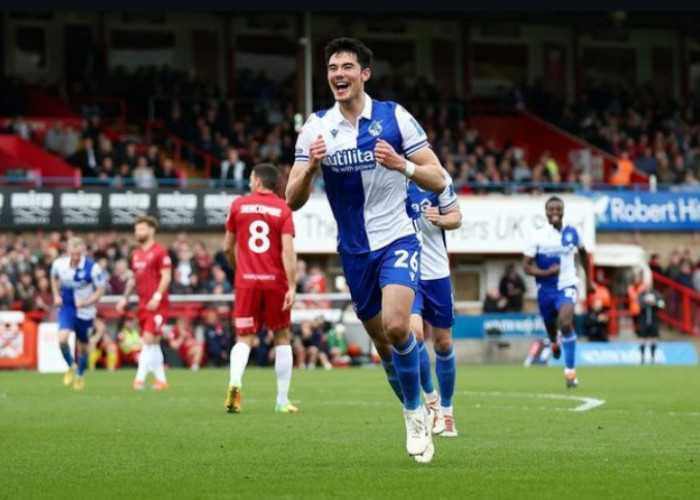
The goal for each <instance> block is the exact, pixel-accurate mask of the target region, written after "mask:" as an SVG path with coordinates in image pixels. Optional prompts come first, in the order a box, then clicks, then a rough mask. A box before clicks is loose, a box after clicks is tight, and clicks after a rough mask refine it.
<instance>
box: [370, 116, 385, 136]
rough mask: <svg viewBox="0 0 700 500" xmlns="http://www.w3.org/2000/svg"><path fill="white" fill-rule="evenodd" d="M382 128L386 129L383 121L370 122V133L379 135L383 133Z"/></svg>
mask: <svg viewBox="0 0 700 500" xmlns="http://www.w3.org/2000/svg"><path fill="white" fill-rule="evenodd" d="M382 130H384V129H383V128H382V122H381V121H377V120H374V121H373V122H372V123H370V125H369V130H368V131H369V135H371V136H372V137H379V136H380V135H381V133H382Z"/></svg>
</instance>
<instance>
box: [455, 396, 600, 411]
mask: <svg viewBox="0 0 700 500" xmlns="http://www.w3.org/2000/svg"><path fill="white" fill-rule="evenodd" d="M462 394H465V395H472V396H495V397H521V398H522V397H525V398H540V399H562V400H565V401H578V402H580V403H581V404H579V405H578V406H576V407H575V408H566V410H567V411H577V412H584V411H589V410H592V409H594V408H598V407H599V406H603V405H604V404H605V400H604V399H597V398H587V397H583V396H568V395H567V396H565V395H563V394H540V393H524V392H497V391H495V392H475V391H462Z"/></svg>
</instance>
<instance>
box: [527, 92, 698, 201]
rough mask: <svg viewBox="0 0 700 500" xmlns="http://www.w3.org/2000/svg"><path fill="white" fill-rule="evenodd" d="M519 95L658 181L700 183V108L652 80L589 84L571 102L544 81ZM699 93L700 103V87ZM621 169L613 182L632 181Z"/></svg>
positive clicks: (691, 186)
mask: <svg viewBox="0 0 700 500" xmlns="http://www.w3.org/2000/svg"><path fill="white" fill-rule="evenodd" d="M521 94H522V102H521V103H520V104H521V105H522V106H523V107H525V108H528V109H530V110H531V111H533V112H535V113H537V114H539V115H540V116H542V117H544V118H545V119H547V120H549V121H551V122H552V123H554V124H555V125H557V126H559V127H560V128H562V129H564V130H565V131H567V132H569V133H571V134H574V135H577V136H580V137H581V138H582V139H584V140H585V141H587V142H589V143H591V144H593V145H595V146H597V147H599V148H600V149H602V150H604V151H606V152H608V153H610V154H612V155H614V156H616V157H617V158H621V159H623V160H626V161H628V162H629V165H630V166H631V167H632V168H636V169H637V170H639V171H641V172H643V173H645V174H648V175H655V176H656V177H657V180H658V182H659V183H660V184H675V185H680V186H682V187H683V188H688V189H698V188H699V187H700V181H698V179H699V178H700V107H698V106H695V107H690V106H683V105H682V104H681V103H679V102H676V101H674V100H673V99H671V98H669V96H668V95H665V94H662V93H660V92H658V91H656V90H655V89H654V88H653V87H652V86H651V85H649V84H647V85H631V84H630V85H628V86H626V87H623V86H621V85H619V84H610V85H603V84H591V85H588V86H587V88H586V90H585V91H584V92H583V93H582V95H581V97H580V99H579V100H578V102H576V103H574V104H573V105H571V104H566V103H563V102H561V101H559V100H557V99H556V98H554V96H553V95H552V94H550V93H548V92H547V91H546V90H545V89H544V87H543V86H542V85H541V83H539V84H536V85H534V86H532V87H529V88H526V89H524V90H523V91H522V93H521ZM696 94H697V98H696V100H697V101H698V102H700V89H698V91H697V92H696ZM620 170H621V171H620V172H616V173H615V174H613V178H611V182H612V183H614V184H622V185H626V184H629V175H628V174H627V170H628V169H627V168H626V167H625V166H623V168H622V169H620Z"/></svg>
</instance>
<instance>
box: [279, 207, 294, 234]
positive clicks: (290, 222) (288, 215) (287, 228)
mask: <svg viewBox="0 0 700 500" xmlns="http://www.w3.org/2000/svg"><path fill="white" fill-rule="evenodd" d="M282 216H283V217H284V219H283V220H282V234H291V235H292V236H294V234H295V232H294V217H293V216H292V211H291V210H290V209H289V207H285V210H284V211H283V215H282Z"/></svg>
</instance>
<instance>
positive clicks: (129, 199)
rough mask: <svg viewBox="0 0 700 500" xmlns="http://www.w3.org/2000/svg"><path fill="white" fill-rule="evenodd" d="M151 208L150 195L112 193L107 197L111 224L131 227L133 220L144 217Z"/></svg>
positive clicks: (129, 192)
mask: <svg viewBox="0 0 700 500" xmlns="http://www.w3.org/2000/svg"><path fill="white" fill-rule="evenodd" d="M150 206H151V195H150V194H147V193H132V192H131V191H127V192H126V193H112V194H110V195H109V211H110V218H111V220H112V224H119V225H129V226H130V225H131V224H133V223H134V218H135V217H137V216H139V215H146V213H147V212H148V207H150Z"/></svg>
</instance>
